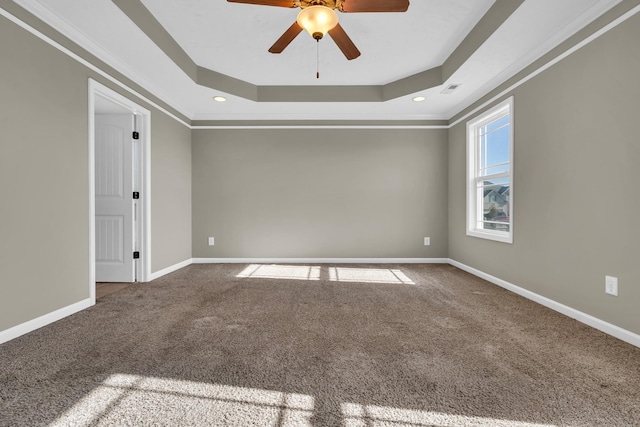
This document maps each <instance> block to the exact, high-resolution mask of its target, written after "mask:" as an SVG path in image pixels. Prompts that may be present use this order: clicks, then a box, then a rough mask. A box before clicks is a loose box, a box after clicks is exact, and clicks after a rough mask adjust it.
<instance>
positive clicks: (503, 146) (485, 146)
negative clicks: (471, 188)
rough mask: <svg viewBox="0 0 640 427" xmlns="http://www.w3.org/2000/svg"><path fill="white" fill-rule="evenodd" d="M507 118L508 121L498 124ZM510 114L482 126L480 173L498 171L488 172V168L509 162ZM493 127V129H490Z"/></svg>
mask: <svg viewBox="0 0 640 427" xmlns="http://www.w3.org/2000/svg"><path fill="white" fill-rule="evenodd" d="M504 120H507V123H506V124H504V123H502V124H501V125H500V126H497V124H498V123H501V122H503V121H504ZM508 120H509V116H507V117H505V118H502V119H500V120H497V121H495V122H492V123H490V124H488V125H487V126H483V127H482V128H480V135H479V142H480V147H479V148H480V156H481V157H480V172H481V173H480V174H481V175H487V174H492V173H497V172H496V171H492V172H487V171H486V170H487V169H488V168H491V167H495V166H497V165H504V164H506V163H509V160H510V154H509V137H510V131H509V124H508ZM489 129H492V130H489ZM508 170H509V169H508V168H507V169H504V167H503V168H502V170H500V172H505V171H508Z"/></svg>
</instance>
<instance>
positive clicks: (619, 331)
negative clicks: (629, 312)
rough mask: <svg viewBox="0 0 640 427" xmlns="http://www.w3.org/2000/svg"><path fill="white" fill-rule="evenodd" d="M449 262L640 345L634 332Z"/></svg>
mask: <svg viewBox="0 0 640 427" xmlns="http://www.w3.org/2000/svg"><path fill="white" fill-rule="evenodd" d="M449 264H451V265H453V266H454V267H458V268H459V269H461V270H464V271H466V272H467V273H471V274H473V275H474V276H478V277H480V278H481V279H484V280H486V281H487V282H491V283H493V284H494V285H498V286H500V287H501V288H504V289H507V290H509V291H511V292H513V293H516V294H518V295H520V296H523V297H525V298H527V299H529V300H531V301H535V302H537V303H538V304H541V305H544V306H545V307H547V308H550V309H551V310H554V311H557V312H558V313H562V314H564V315H565V316H568V317H570V318H572V319H575V320H577V321H578V322H581V323H584V324H585V325H589V326H591V327H592V328H595V329H597V330H599V331H602V332H604V333H605V334H609V335H611V336H614V337H616V338H618V339H620V340H622V341H625V342H627V343H629V344H631V345H634V346H636V347H640V335H638V334H636V333H634V332H631V331H628V330H626V329H623V328H621V327H619V326H616V325H612V324H611V323H608V322H605V321H604V320H601V319H598V318H597V317H594V316H591V315H590V314H587V313H583V312H581V311H579V310H576V309H575V308H571V307H569V306H566V305H564V304H561V303H559V302H557V301H554V300H552V299H549V298H547V297H543V296H542V295H538V294H536V293H535V292H531V291H528V290H526V289H524V288H521V287H519V286H516V285H514V284H513V283H509V282H507V281H505V280H502V279H499V278H497V277H495V276H492V275H490V274H487V273H485V272H483V271H480V270H478V269H475V268H473V267H469V266H468V265H465V264H462V263H461V262H458V261H455V260H453V259H450V260H449Z"/></svg>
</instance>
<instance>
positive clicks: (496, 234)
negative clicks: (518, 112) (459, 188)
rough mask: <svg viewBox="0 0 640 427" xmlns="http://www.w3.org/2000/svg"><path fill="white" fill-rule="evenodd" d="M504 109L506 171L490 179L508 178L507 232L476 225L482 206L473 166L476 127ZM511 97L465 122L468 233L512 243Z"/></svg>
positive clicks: (502, 112)
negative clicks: (507, 119)
mask: <svg viewBox="0 0 640 427" xmlns="http://www.w3.org/2000/svg"><path fill="white" fill-rule="evenodd" d="M505 111H509V165H510V167H509V172H507V173H504V174H499V175H500V176H498V174H496V175H493V176H492V177H493V178H496V177H501V178H509V185H510V190H509V191H510V194H509V231H508V232H506V231H500V230H485V229H482V228H479V227H478V217H479V216H481V213H479V211H481V210H482V209H483V205H482V197H480V196H479V190H478V185H477V177H476V171H477V169H478V167H477V165H476V159H477V152H478V141H477V137H476V136H477V134H478V132H477V129H478V128H479V127H481V126H484V125H485V124H487V123H488V122H491V121H493V120H495V119H496V118H497V117H499V116H500V115H502V114H504V112H505ZM513 135H514V132H513V96H512V97H510V98H508V99H506V100H505V101H503V102H501V103H500V104H498V105H496V106H494V107H493V108H491V109H489V110H487V111H485V112H484V113H482V114H481V115H480V116H478V117H476V118H475V119H473V120H469V121H468V122H467V236H473V237H479V238H482V239H489V240H495V241H498V242H504V243H513V208H514V204H513V192H514V191H513Z"/></svg>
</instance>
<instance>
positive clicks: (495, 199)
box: [480, 178, 511, 232]
mask: <svg viewBox="0 0 640 427" xmlns="http://www.w3.org/2000/svg"><path fill="white" fill-rule="evenodd" d="M480 188H481V190H482V195H483V203H482V208H483V209H482V212H483V217H482V223H481V224H482V228H483V229H485V230H498V231H506V232H508V231H509V217H510V195H511V185H510V183H509V178H502V179H497V180H491V181H481V182H480Z"/></svg>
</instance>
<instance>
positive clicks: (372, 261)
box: [193, 258, 449, 264]
mask: <svg viewBox="0 0 640 427" xmlns="http://www.w3.org/2000/svg"><path fill="white" fill-rule="evenodd" d="M193 263H194V264H448V263H449V259H448V258H194V259H193Z"/></svg>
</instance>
